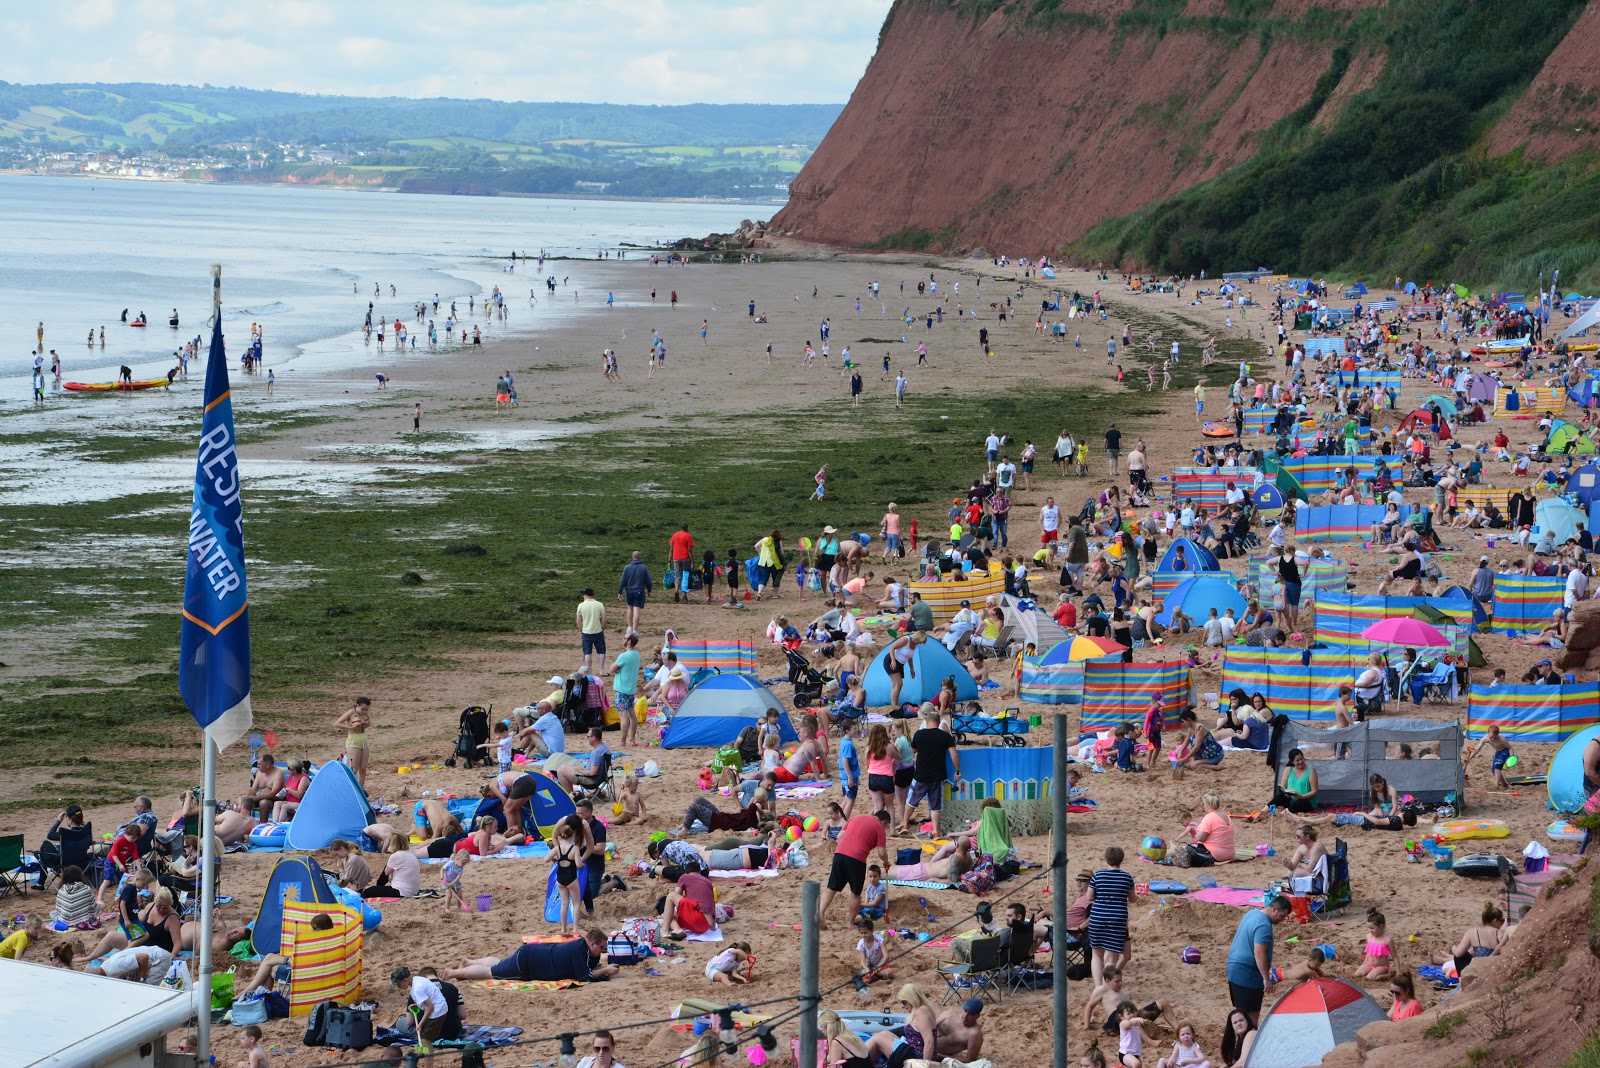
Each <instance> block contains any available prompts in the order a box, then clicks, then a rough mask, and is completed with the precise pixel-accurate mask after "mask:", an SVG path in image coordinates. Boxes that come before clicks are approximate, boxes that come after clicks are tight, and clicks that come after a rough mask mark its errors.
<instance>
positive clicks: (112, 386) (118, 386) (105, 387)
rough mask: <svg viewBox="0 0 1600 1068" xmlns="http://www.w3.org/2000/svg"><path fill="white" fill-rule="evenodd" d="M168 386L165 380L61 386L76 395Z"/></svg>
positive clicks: (63, 384) (62, 384) (67, 384)
mask: <svg viewBox="0 0 1600 1068" xmlns="http://www.w3.org/2000/svg"><path fill="white" fill-rule="evenodd" d="M166 384H167V380H166V379H165V378H144V379H136V380H135V381H132V382H63V383H61V386H62V388H63V389H70V390H71V391H72V392H74V393H115V392H117V391H118V390H122V391H123V392H127V391H129V390H136V389H155V388H156V387H157V386H164V385H166Z"/></svg>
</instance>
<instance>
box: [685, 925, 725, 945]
mask: <svg viewBox="0 0 1600 1068" xmlns="http://www.w3.org/2000/svg"><path fill="white" fill-rule="evenodd" d="M683 940H684V941H685V942H720V941H722V928H720V927H713V928H711V930H709V931H690V932H688V933H687V934H685V935H684V939H683Z"/></svg>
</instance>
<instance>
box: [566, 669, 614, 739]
mask: <svg viewBox="0 0 1600 1068" xmlns="http://www.w3.org/2000/svg"><path fill="white" fill-rule="evenodd" d="M591 685H593V686H599V685H601V684H600V683H599V682H596V681H594V680H591V679H590V677H589V676H588V675H583V674H577V675H573V676H572V677H571V678H570V679H568V680H567V683H566V688H565V696H564V697H563V699H562V701H561V708H560V710H559V711H557V713H556V715H557V716H558V717H559V718H560V720H561V725H562V727H563V729H565V730H566V732H567V733H568V734H572V733H575V732H577V731H586V730H588V729H589V728H590V727H598V726H600V725H601V724H602V723H603V722H604V718H605V699H604V698H603V697H602V698H601V700H600V701H599V702H598V703H596V702H594V701H592V700H590V696H591V695H590V693H589V689H590V687H591Z"/></svg>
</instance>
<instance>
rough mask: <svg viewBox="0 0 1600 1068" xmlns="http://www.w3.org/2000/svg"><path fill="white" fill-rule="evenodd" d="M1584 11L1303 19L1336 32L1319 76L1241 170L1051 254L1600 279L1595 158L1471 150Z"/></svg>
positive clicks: (1413, 3)
mask: <svg viewBox="0 0 1600 1068" xmlns="http://www.w3.org/2000/svg"><path fill="white" fill-rule="evenodd" d="M1036 6H1037V7H1038V8H1041V9H1045V8H1049V7H1053V4H1050V3H1049V0H1038V2H1037V3H1036ZM1264 6H1265V5H1262V4H1253V3H1250V2H1249V0H1232V2H1230V4H1229V7H1230V9H1231V11H1232V12H1234V16H1233V17H1232V18H1228V19H1218V20H1216V21H1217V22H1218V23H1219V25H1217V26H1215V27H1213V29H1214V30H1217V31H1221V30H1225V29H1231V28H1233V25H1234V23H1235V20H1239V21H1241V22H1248V21H1249V19H1248V16H1249V15H1251V14H1253V13H1254V12H1255V11H1256V10H1258V9H1260V8H1262V7H1264ZM1182 7H1183V5H1181V4H1173V3H1169V2H1167V0H1140V2H1139V3H1136V5H1135V8H1134V10H1133V11H1130V12H1128V13H1126V14H1125V15H1124V16H1123V17H1122V18H1121V19H1119V20H1118V28H1119V29H1133V28H1135V27H1138V28H1141V29H1146V30H1148V31H1149V32H1157V33H1161V32H1165V30H1166V28H1167V27H1168V26H1169V25H1171V24H1172V23H1173V20H1174V19H1176V18H1177V12H1180V11H1181V9H1182ZM1583 7H1584V4H1583V2H1582V0H1520V2H1518V3H1515V4H1497V3H1480V2H1473V0H1392V2H1390V3H1388V4H1385V5H1383V6H1379V7H1373V8H1368V9H1364V10H1361V11H1358V12H1355V13H1354V14H1353V15H1350V16H1349V17H1348V18H1346V19H1343V20H1342V25H1341V24H1340V20H1338V19H1332V18H1331V17H1329V16H1328V15H1327V13H1323V14H1322V15H1321V16H1319V17H1318V18H1317V19H1315V20H1313V19H1311V18H1310V16H1309V15H1308V16H1306V17H1304V18H1302V19H1301V20H1299V21H1298V22H1297V23H1295V24H1293V26H1292V27H1290V29H1292V30H1293V31H1294V32H1298V33H1301V34H1304V35H1306V36H1314V35H1321V36H1323V37H1324V39H1333V40H1337V41H1338V44H1337V46H1336V47H1335V48H1334V49H1333V52H1332V55H1331V59H1330V64H1329V67H1328V69H1327V70H1326V71H1324V72H1323V73H1322V74H1321V76H1320V78H1319V79H1318V81H1317V83H1316V86H1315V90H1314V92H1313V95H1312V98H1311V100H1310V101H1309V102H1308V103H1307V104H1306V105H1305V106H1304V107H1302V108H1300V109H1298V110H1297V111H1296V112H1294V113H1293V114H1292V115H1290V116H1288V117H1287V118H1285V119H1283V120H1282V121H1281V122H1279V123H1277V124H1276V125H1275V126H1273V127H1272V128H1270V129H1268V130H1267V131H1265V132H1264V133H1263V134H1262V135H1261V143H1260V150H1259V152H1258V153H1257V154H1256V155H1255V156H1254V157H1253V158H1252V159H1250V161H1249V162H1247V163H1245V164H1243V165H1241V166H1239V167H1236V168H1234V169H1233V170H1231V171H1229V172H1228V173H1226V174H1224V175H1222V176H1221V177H1219V178H1216V179H1214V180H1212V181H1209V182H1206V183H1203V184H1200V185H1196V186H1194V187H1192V188H1190V189H1188V190H1185V191H1184V192H1182V193H1180V194H1178V195H1177V196H1175V197H1172V198H1170V199H1168V200H1166V201H1163V202H1161V203H1158V204H1154V205H1152V206H1150V207H1147V208H1144V209H1142V210H1140V211H1138V212H1135V213H1133V214H1131V215H1128V216H1125V217H1123V218H1119V219H1113V220H1110V221H1108V222H1106V223H1103V224H1101V225H1100V226H1098V227H1096V228H1095V229H1094V230H1093V231H1091V232H1090V233H1089V234H1088V235H1087V236H1085V237H1084V238H1083V239H1081V240H1079V241H1076V242H1073V243H1072V244H1071V245H1070V246H1069V247H1068V248H1067V249H1066V250H1065V251H1066V252H1067V253H1068V254H1069V255H1073V256H1076V257H1079V258H1089V259H1095V260H1106V261H1111V262H1120V263H1128V264H1134V263H1137V264H1140V265H1143V266H1145V267H1149V268H1153V269H1156V270H1160V271H1173V272H1177V273H1181V274H1190V273H1195V274H1198V273H1199V272H1200V271H1201V270H1205V271H1207V272H1208V273H1210V274H1212V275H1215V274H1217V273H1219V272H1221V271H1224V270H1238V269H1244V268H1246V267H1254V266H1267V267H1271V268H1273V269H1275V270H1279V271H1288V272H1291V273H1300V272H1311V271H1316V272H1324V271H1335V272H1346V273H1366V274H1369V275H1373V274H1384V275H1392V274H1401V275H1404V276H1406V277H1407V278H1414V279H1416V280H1417V281H1424V280H1432V281H1436V282H1451V281H1459V282H1465V283H1469V284H1478V285H1495V284H1497V283H1504V284H1505V285H1507V286H1509V287H1513V288H1525V287H1528V286H1530V285H1531V284H1532V283H1533V282H1534V281H1535V280H1536V278H1537V276H1538V275H1539V273H1540V272H1541V271H1543V272H1544V273H1545V274H1546V275H1548V274H1549V273H1550V272H1551V271H1552V270H1553V269H1555V268H1557V267H1559V268H1561V269H1562V272H1563V285H1567V284H1569V283H1570V284H1572V285H1574V286H1578V287H1580V288H1581V287H1583V286H1584V285H1585V284H1589V285H1593V284H1595V283H1600V171H1597V169H1596V167H1595V162H1596V161H1595V160H1593V159H1591V158H1586V157H1581V156H1579V157H1572V158H1569V159H1568V160H1566V161H1564V162H1561V163H1558V164H1544V163H1536V162H1533V161H1531V160H1527V159H1524V158H1523V157H1522V155H1521V154H1520V153H1512V154H1510V155H1505V156H1500V157H1490V156H1489V155H1488V153H1487V152H1486V151H1485V150H1484V148H1483V142H1484V139H1485V137H1486V135H1487V134H1488V133H1489V131H1490V129H1491V128H1492V127H1493V126H1494V124H1495V122H1496V121H1497V120H1498V119H1499V118H1501V117H1502V116H1503V115H1504V114H1505V112H1506V110H1507V109H1508V108H1509V107H1510V106H1511V104H1512V103H1513V102H1514V101H1515V100H1516V99H1517V97H1518V96H1520V95H1521V94H1522V93H1523V91H1524V90H1526V89H1527V87H1528V84H1529V82H1530V81H1531V80H1532V79H1533V77H1534V76H1535V75H1536V74H1537V73H1538V72H1539V69H1540V67H1541V66H1542V65H1543V63H1544V61H1545V59H1546V57H1548V56H1549V54H1550V53H1551V52H1552V51H1553V50H1554V49H1555V47H1556V45H1557V44H1558V43H1560V41H1561V40H1562V38H1563V37H1564V36H1565V35H1566V34H1567V32H1568V31H1569V30H1570V29H1571V28H1572V26H1573V23H1574V22H1575V21H1576V20H1577V18H1578V16H1579V15H1580V14H1581V13H1582V11H1583ZM1175 9H1176V10H1175ZM1184 21H1186V22H1187V21H1188V20H1184ZM1125 24H1126V25H1125ZM1260 25H1261V28H1262V30H1263V32H1266V31H1267V30H1270V29H1272V28H1273V25H1272V24H1271V23H1270V22H1269V21H1263V22H1262V23H1261V24H1260ZM1189 28H1193V27H1189ZM1370 53H1377V54H1379V55H1381V56H1382V58H1383V73H1382V74H1381V75H1380V76H1379V77H1378V78H1377V80H1376V82H1375V83H1374V84H1373V85H1372V86H1371V87H1370V88H1367V89H1365V90H1363V91H1361V92H1359V93H1355V94H1353V95H1351V96H1350V97H1349V98H1348V99H1346V100H1344V101H1343V102H1342V103H1338V102H1336V103H1335V104H1334V105H1333V106H1334V107H1336V108H1338V109H1339V110H1338V113H1337V115H1336V116H1335V117H1333V118H1332V121H1331V122H1330V121H1328V119H1329V117H1328V116H1325V115H1324V116H1321V118H1322V121H1321V122H1318V123H1316V124H1315V125H1314V124H1313V121H1314V120H1316V119H1317V118H1318V117H1319V112H1320V111H1321V110H1322V109H1323V107H1324V105H1325V104H1327V103H1328V102H1329V101H1330V100H1331V99H1333V97H1334V91H1335V89H1336V87H1338V85H1339V83H1340V81H1341V79H1343V78H1344V76H1345V74H1346V72H1347V71H1348V70H1349V68H1350V65H1351V63H1352V62H1353V61H1354V59H1355V58H1356V57H1357V56H1358V55H1361V54H1370Z"/></svg>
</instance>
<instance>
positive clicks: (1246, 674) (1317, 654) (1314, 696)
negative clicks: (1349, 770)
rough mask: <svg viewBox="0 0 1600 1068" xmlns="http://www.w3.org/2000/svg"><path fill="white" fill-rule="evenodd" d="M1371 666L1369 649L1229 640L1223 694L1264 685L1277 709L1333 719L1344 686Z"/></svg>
mask: <svg viewBox="0 0 1600 1068" xmlns="http://www.w3.org/2000/svg"><path fill="white" fill-rule="evenodd" d="M1365 667H1366V656H1365V654H1352V653H1348V652H1345V651H1342V650H1337V649H1328V650H1320V649H1319V650H1316V651H1314V652H1313V651H1303V650H1300V649H1262V648H1256V647H1253V646H1240V645H1234V646H1229V647H1228V650H1227V654H1226V656H1225V657H1224V659H1223V662H1222V694H1223V699H1224V700H1226V699H1227V694H1228V693H1229V691H1231V690H1233V689H1234V688H1235V687H1237V688H1239V689H1242V690H1244V692H1245V693H1247V694H1254V693H1256V692H1257V691H1260V692H1261V694H1262V695H1263V696H1265V697H1266V699H1267V704H1268V705H1269V706H1270V707H1271V708H1272V710H1273V711H1275V712H1281V713H1282V714H1284V715H1286V716H1288V717H1290V718H1291V719H1301V720H1310V721H1311V722H1314V723H1332V722H1333V720H1334V717H1333V705H1334V702H1335V701H1337V700H1338V698H1339V687H1340V686H1344V685H1348V684H1350V683H1352V682H1354V681H1355V678H1356V676H1357V675H1359V674H1360V673H1361V671H1362V670H1363V669H1364V668H1365Z"/></svg>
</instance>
